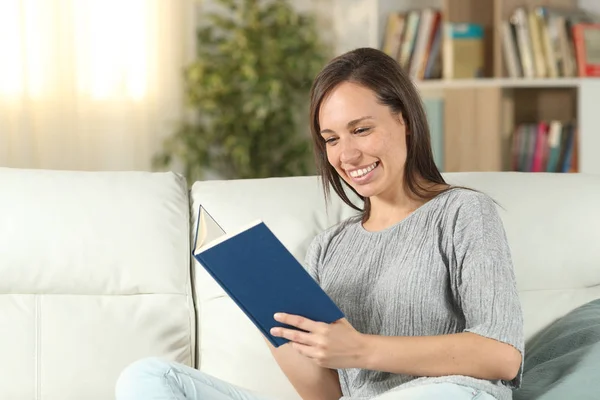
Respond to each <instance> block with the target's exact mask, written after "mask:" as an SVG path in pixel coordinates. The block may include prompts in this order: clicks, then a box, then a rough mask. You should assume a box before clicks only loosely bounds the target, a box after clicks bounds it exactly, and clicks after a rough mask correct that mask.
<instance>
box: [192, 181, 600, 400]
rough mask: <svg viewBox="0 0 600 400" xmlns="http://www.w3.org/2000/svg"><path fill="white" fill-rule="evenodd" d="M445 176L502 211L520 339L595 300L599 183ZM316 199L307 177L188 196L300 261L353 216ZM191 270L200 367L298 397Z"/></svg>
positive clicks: (215, 186)
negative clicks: (251, 225)
mask: <svg viewBox="0 0 600 400" xmlns="http://www.w3.org/2000/svg"><path fill="white" fill-rule="evenodd" d="M445 178H446V179H447V181H448V182H450V183H453V184H456V185H462V186H467V187H470V188H473V189H477V190H481V191H483V192H485V193H487V194H489V195H490V196H492V198H494V199H495V200H496V201H497V202H498V203H499V205H500V206H501V208H500V207H499V212H500V215H501V217H502V219H503V221H504V224H505V229H506V232H507V236H508V240H509V242H510V246H511V249H512V254H513V260H514V264H515V272H516V275H517V280H518V286H519V290H520V295H521V299H522V303H523V309H524V314H525V334H526V338H530V337H531V336H532V335H533V334H534V333H535V332H537V331H539V329H540V328H542V327H543V326H546V325H547V324H548V323H550V322H552V321H553V320H554V319H556V318H558V317H560V316H562V315H564V314H565V313H566V312H568V311H569V310H572V309H573V308H575V307H577V306H579V305H581V304H583V303H585V302H588V301H590V300H593V299H596V298H600V176H583V175H572V174H568V175H567V174H539V173H538V174H525V173H489V172H488V173H451V174H446V175H445ZM322 197H323V196H322V192H321V191H320V183H319V182H317V179H315V178H312V177H311V178H306V177H301V178H284V179H267V180H246V181H229V182H227V181H223V182H215V181H207V182H197V183H195V185H194V186H193V190H192V198H193V205H194V207H196V208H197V206H198V205H199V204H200V203H202V204H203V205H204V206H205V207H206V208H207V209H208V210H209V212H210V213H211V214H212V216H213V217H214V218H216V219H217V220H219V221H220V222H222V224H223V225H224V226H223V227H224V228H225V230H228V229H233V228H234V227H236V226H238V225H242V224H245V223H247V222H250V221H251V220H253V219H256V218H262V219H264V220H265V222H266V223H267V225H269V226H270V227H271V228H272V229H273V230H274V231H275V233H276V234H278V235H279V236H280V237H281V238H282V241H283V242H284V244H286V245H287V246H288V247H289V248H290V249H291V250H292V251H293V252H294V254H295V255H296V257H298V258H300V259H301V258H302V257H303V254H304V251H305V250H306V246H307V245H308V243H309V241H310V239H311V238H312V237H313V236H314V235H315V234H316V233H317V232H318V231H320V230H322V229H324V228H326V227H328V226H331V225H332V224H333V223H336V222H338V221H340V220H341V219H342V218H345V217H348V216H350V215H352V214H353V211H352V210H351V209H350V208H349V207H347V206H345V205H342V202H341V201H340V200H339V199H338V198H337V197H336V195H335V194H334V193H333V196H332V204H331V206H330V211H329V215H326V213H325V208H324V204H323V202H322ZM195 270H200V272H199V273H198V275H197V278H198V279H197V280H196V285H197V287H198V292H199V293H200V296H199V298H198V301H199V303H200V310H201V313H200V316H199V322H200V327H199V328H200V331H199V332H200V340H199V343H200V345H199V350H200V351H201V354H202V357H201V358H200V362H201V364H200V368H201V369H202V370H203V371H205V372H207V373H210V374H213V375H216V376H218V377H221V378H223V379H226V380H228V381H231V382H233V383H236V384H238V385H241V386H243V387H247V388H250V389H252V390H257V391H262V392H264V393H268V394H271V395H274V396H277V397H278V398H281V399H298V397H297V395H296V394H295V392H294V391H293V389H292V387H291V385H290V384H289V383H288V382H287V380H286V379H284V378H282V377H281V375H280V374H279V373H278V372H277V365H276V363H275V362H274V361H273V360H272V357H271V356H270V353H269V350H268V348H267V347H266V345H264V343H262V338H261V337H260V335H259V334H258V333H257V332H256V330H255V329H254V327H253V326H252V325H251V324H250V323H249V322H248V321H247V319H246V318H245V316H244V315H243V314H242V313H241V312H240V311H238V310H237V308H236V307H235V305H233V302H232V301H231V300H230V299H228V298H226V297H225V296H224V294H223V292H222V291H221V290H220V288H219V287H218V286H216V284H215V283H214V282H213V281H212V280H211V278H210V277H208V275H207V274H205V273H203V272H202V271H201V267H198V266H196V268H195ZM203 292H204V293H205V295H204V296H203V295H202V293H203ZM224 316H227V317H226V320H225V317H224ZM256 365H260V368H256ZM271 376H274V378H269V377H271ZM275 377H277V379H275Z"/></svg>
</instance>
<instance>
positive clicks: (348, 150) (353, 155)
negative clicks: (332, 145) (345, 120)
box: [340, 140, 361, 165]
mask: <svg viewBox="0 0 600 400" xmlns="http://www.w3.org/2000/svg"><path fill="white" fill-rule="evenodd" d="M340 142H342V141H340ZM344 142H345V143H340V145H341V147H342V148H341V149H340V150H341V151H340V161H341V162H342V164H351V165H352V164H355V163H356V162H357V161H358V160H359V159H360V155H361V153H360V150H359V149H358V148H356V146H354V145H353V144H352V140H346V141H344Z"/></svg>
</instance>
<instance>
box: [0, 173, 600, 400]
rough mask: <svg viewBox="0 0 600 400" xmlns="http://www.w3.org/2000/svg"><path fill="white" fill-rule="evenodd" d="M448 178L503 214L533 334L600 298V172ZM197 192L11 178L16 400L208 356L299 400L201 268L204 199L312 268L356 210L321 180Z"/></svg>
mask: <svg viewBox="0 0 600 400" xmlns="http://www.w3.org/2000/svg"><path fill="white" fill-rule="evenodd" d="M446 178H447V179H448V180H449V181H450V182H452V183H455V184H461V185H465V186H469V187H472V188H475V189H479V190H482V191H484V192H485V193H487V194H489V195H491V196H492V197H493V198H494V199H495V200H497V201H498V203H500V205H501V206H502V207H503V209H502V208H499V211H500V214H501V216H502V218H503V220H504V223H505V227H506V231H507V234H508V238H509V242H510V245H511V249H512V254H513V258H514V263H515V268H516V274H517V279H518V284H519V290H520V293H521V299H522V302H523V306H524V310H525V322H526V335H527V337H528V338H529V337H531V335H532V334H534V333H535V332H537V331H538V330H539V329H541V328H542V327H543V326H546V325H547V324H548V323H550V322H551V321H553V320H554V319H556V318H558V317H560V316H562V315H564V314H565V313H566V312H568V311H569V310H571V309H573V308H575V307H577V306H578V305H581V304H583V303H585V302H587V301H590V300H592V299H595V298H600V245H599V244H600V176H585V175H573V174H541V173H536V174H524V173H463V174H447V175H446ZM191 189H192V190H191V201H189V200H188V199H189V198H190V196H188V195H189V193H188V191H187V188H186V186H185V181H184V179H183V178H181V177H179V176H177V175H175V174H168V173H142V172H103V173H91V172H59V171H27V170H11V169H2V168H0V191H1V192H0V193H1V194H0V355H1V356H2V357H0V399H11V400H12V399H15V400H21V399H25V400H30V399H31V400H33V399H36V400H55V399H61V400H71V399H73V400H75V399H86V400H87V399H90V400H95V399H111V398H114V396H113V390H114V383H115V380H116V378H117V376H118V373H119V371H120V370H121V369H122V368H123V367H124V366H125V365H127V364H128V363H130V362H131V361H133V360H135V359H138V358H141V357H144V356H148V355H159V356H164V357H166V358H169V359H172V360H177V361H180V362H184V363H186V364H193V363H194V354H195V352H196V350H197V352H198V360H199V368H200V369H201V370H203V371H205V372H207V373H210V374H213V375H215V376H217V377H219V378H222V379H225V380H228V381H230V382H232V383H234V384H238V385H241V386H243V387H246V388H249V389H252V390H257V391H260V392H263V393H265V394H270V395H272V396H274V397H276V398H279V399H298V396H297V395H296V394H295V392H294V390H293V389H292V387H291V385H290V384H289V383H288V382H287V380H286V378H285V377H284V375H283V374H282V373H281V372H280V370H279V368H278V366H277V365H276V363H275V362H274V361H273V359H272V357H271V356H270V353H269V350H268V348H267V345H266V344H265V343H264V341H263V339H262V337H261V336H260V334H259V333H258V331H257V330H256V329H255V328H254V326H253V325H252V324H251V323H250V322H249V321H248V320H247V318H246V317H245V316H244V314H243V313H242V312H241V311H239V310H238V309H237V308H236V307H235V305H234V304H233V302H232V301H231V300H230V299H229V298H227V297H226V296H225V295H224V293H223V291H222V290H221V289H220V288H219V287H218V286H217V285H216V283H215V282H214V281H213V280H212V278H210V277H209V276H208V274H206V272H204V270H203V269H202V268H201V267H200V266H199V265H197V264H196V263H195V262H194V263H192V262H191V261H190V259H191V257H190V252H191V250H190V247H191V246H190V241H191V240H192V239H193V233H194V231H193V229H192V228H193V225H192V224H191V223H190V222H195V221H196V216H197V215H196V211H197V208H198V206H199V205H200V203H202V204H203V205H204V206H205V207H206V208H207V209H208V210H209V212H210V213H211V214H212V215H213V217H215V218H216V219H217V220H218V221H219V222H220V223H221V224H222V225H223V227H224V228H225V230H231V229H234V228H236V227H238V226H239V225H242V224H245V223H248V222H251V221H253V220H255V219H257V218H261V219H263V220H264V221H265V222H266V223H267V225H269V226H270V227H271V228H272V229H273V230H274V231H275V232H276V233H277V234H278V235H279V236H280V238H281V240H282V241H283V243H284V244H285V245H287V246H288V247H289V248H290V250H291V251H292V252H293V253H294V255H295V256H296V257H297V258H299V259H300V260H302V259H303V257H304V252H305V250H306V248H307V246H308V244H309V242H310V240H311V239H312V237H314V235H316V234H317V233H318V232H319V231H321V230H323V229H325V228H327V227H329V226H331V225H332V224H335V223H337V222H338V221H340V220H341V219H343V218H346V217H348V216H350V215H353V214H354V211H353V210H351V209H350V208H349V207H347V206H345V205H343V204H342V203H341V201H339V200H338V199H337V197H336V196H335V194H334V193H332V203H331V204H330V205H329V209H328V213H326V210H325V204H324V202H323V198H322V191H321V187H320V182H319V180H318V179H317V178H316V177H296V178H271V179H261V180H240V181H205V182H197V183H195V184H194V186H193V187H192V188H191ZM190 206H191V209H190ZM190 266H191V267H192V268H191V271H192V272H193V274H190ZM191 278H193V286H192V279H191ZM192 288H194V289H195V295H196V302H195V303H192V297H191V295H190V294H191V290H192ZM195 310H196V312H197V315H195V314H194V311H195ZM196 318H197V322H196ZM196 323H197V326H196Z"/></svg>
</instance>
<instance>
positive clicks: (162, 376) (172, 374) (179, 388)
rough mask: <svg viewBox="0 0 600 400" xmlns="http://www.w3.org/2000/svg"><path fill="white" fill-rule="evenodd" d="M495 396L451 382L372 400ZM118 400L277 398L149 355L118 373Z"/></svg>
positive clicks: (480, 399) (486, 399)
mask: <svg viewBox="0 0 600 400" xmlns="http://www.w3.org/2000/svg"><path fill="white" fill-rule="evenodd" d="M475 399H477V400H495V398H494V397H493V396H491V395H489V394H487V393H485V392H481V391H478V390H475V389H471V388H468V387H465V386H459V385H454V384H451V383H438V384H431V385H423V386H418V387H413V388H410V389H404V390H399V391H393V392H388V393H384V394H382V395H380V396H378V397H376V398H375V399H373V400H475ZM116 400H274V399H270V398H268V397H266V396H263V395H260V394H258V393H254V392H251V391H249V390H247V389H243V388H240V387H237V386H234V385H232V384H230V383H227V382H224V381H222V380H220V379H217V378H215V377H212V376H210V375H208V374H205V373H203V372H200V371H198V370H197V369H193V368H190V367H188V366H186V365H182V364H179V363H174V362H168V361H163V360H161V359H159V358H146V359H142V360H139V361H136V362H134V363H133V364H131V365H129V366H128V367H127V368H126V369H125V370H124V371H123V372H122V373H121V376H120V377H119V380H118V381H117V386H116Z"/></svg>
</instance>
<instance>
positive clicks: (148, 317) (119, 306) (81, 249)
mask: <svg viewBox="0 0 600 400" xmlns="http://www.w3.org/2000/svg"><path fill="white" fill-rule="evenodd" d="M189 232H190V222H189V197H188V190H187V188H186V182H185V181H184V180H183V179H182V178H181V177H179V176H176V175H174V174H171V173H156V174H150V173H143V172H101V173H100V172H63V171H43V170H17V169H6V168H0V399H39V400H71V399H72V400H75V399H89V400H94V399H98V400H107V399H112V398H114V387H115V382H116V379H117V377H118V375H119V373H120V372H121V370H122V369H123V368H124V367H125V366H126V365H127V364H129V363H131V362H132V361H134V360H136V359H138V358H142V357H146V356H153V355H160V356H165V357H168V358H171V359H173V360H177V361H180V362H183V363H186V364H188V365H192V364H193V362H194V353H195V348H194V343H195V340H194V339H193V338H194V337H195V321H194V311H193V309H194V307H193V302H192V296H191V283H190V274H189V265H190V261H189Z"/></svg>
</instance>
